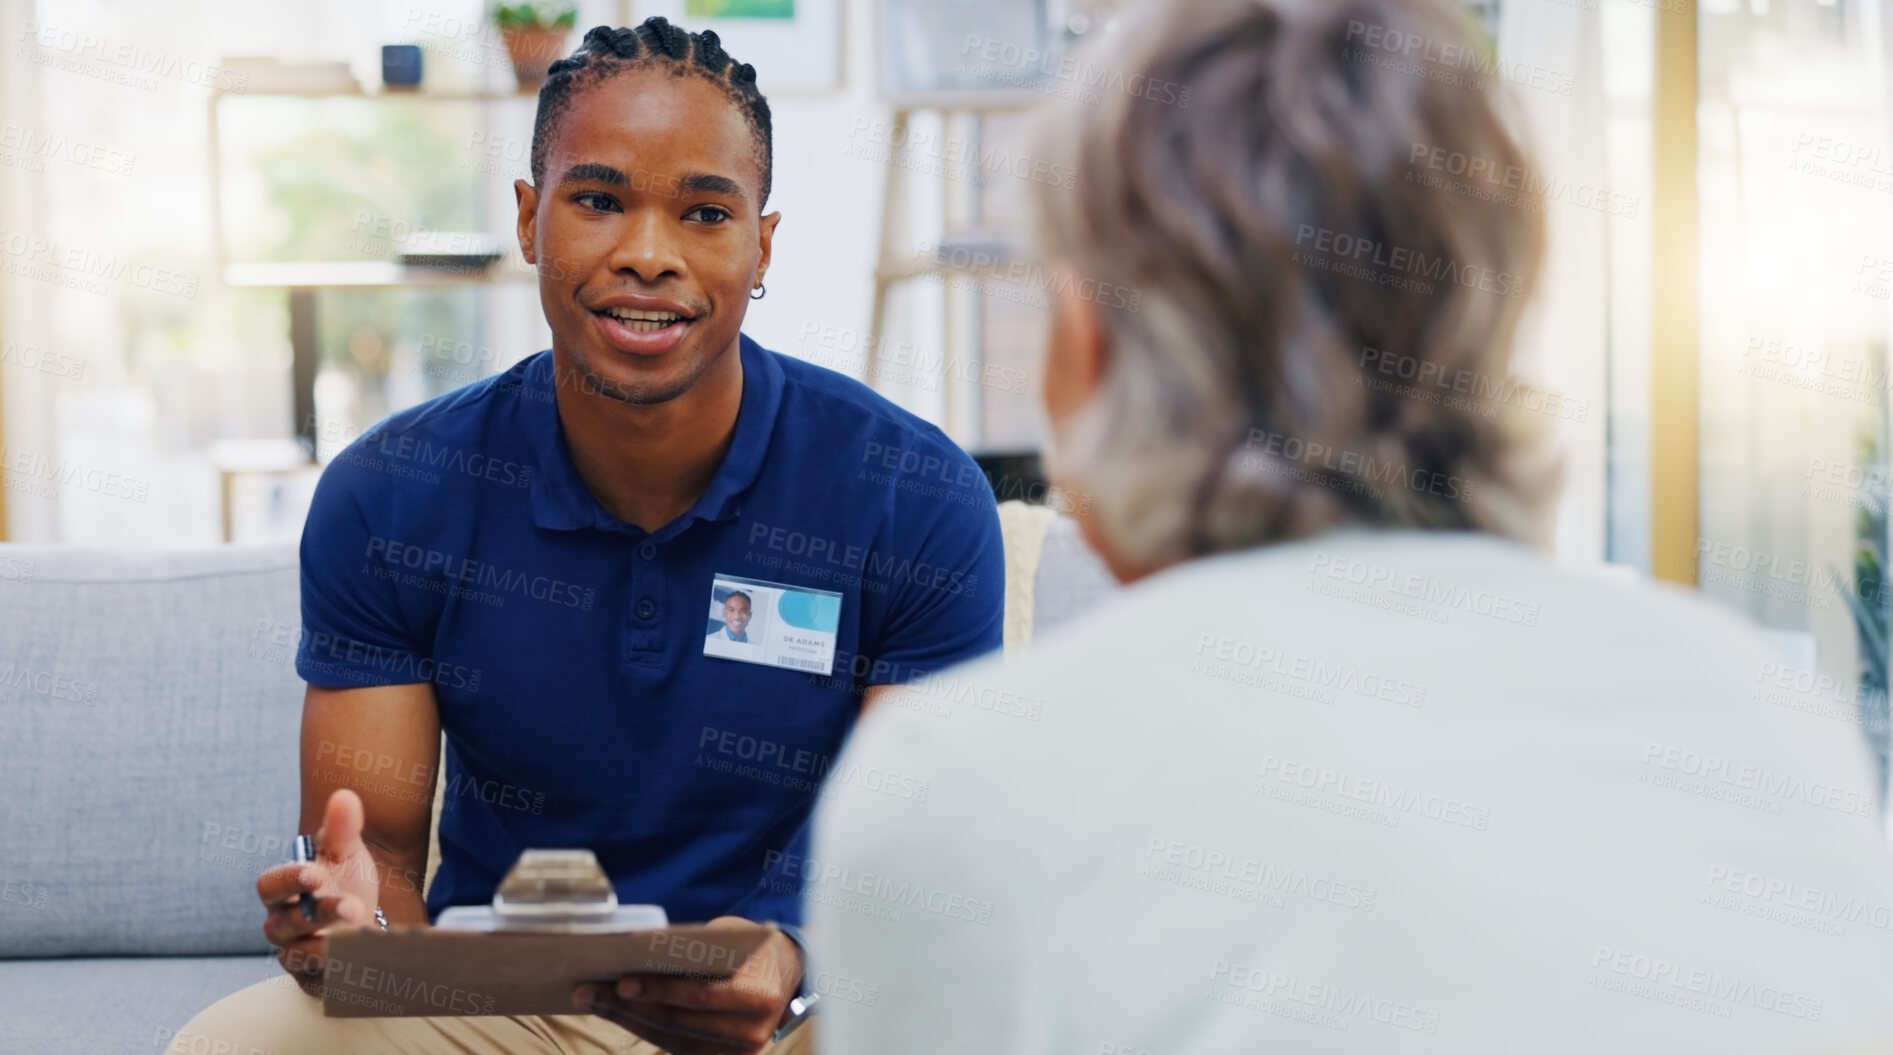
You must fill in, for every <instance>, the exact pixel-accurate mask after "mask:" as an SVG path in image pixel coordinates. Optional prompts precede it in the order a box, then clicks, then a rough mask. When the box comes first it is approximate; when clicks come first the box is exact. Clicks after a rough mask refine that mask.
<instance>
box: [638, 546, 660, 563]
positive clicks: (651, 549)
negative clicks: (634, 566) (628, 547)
mask: <svg viewBox="0 0 1893 1055" xmlns="http://www.w3.org/2000/svg"><path fill="white" fill-rule="evenodd" d="M638 556H640V557H643V558H644V559H645V560H654V559H656V557H657V543H655V542H646V543H645V544H644V545H642V546H639V547H638Z"/></svg>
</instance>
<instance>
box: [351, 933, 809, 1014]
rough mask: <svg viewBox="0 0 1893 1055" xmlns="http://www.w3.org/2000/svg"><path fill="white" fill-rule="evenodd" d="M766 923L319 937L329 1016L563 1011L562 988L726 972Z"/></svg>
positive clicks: (762, 936) (567, 1009) (566, 996)
mask: <svg viewBox="0 0 1893 1055" xmlns="http://www.w3.org/2000/svg"><path fill="white" fill-rule="evenodd" d="M774 931H775V928H774V927H769V926H765V925H762V924H756V925H754V926H745V927H715V928H711V927H705V926H702V925H699V924H690V925H685V926H675V927H662V928H657V929H652V930H638V931H630V932H620V933H610V934H545V933H527V932H509V931H488V932H481V931H468V930H444V929H441V928H437V927H414V926H399V925H397V926H395V927H394V928H392V929H391V930H390V931H389V932H388V933H386V934H383V933H381V932H379V931H372V930H365V929H364V930H359V931H344V932H342V933H338V934H334V935H331V936H330V937H329V939H328V953H329V955H328V960H329V962H328V964H327V965H326V970H325V973H324V979H323V997H322V1013H323V1014H324V1015H326V1016H328V1017H330V1018H386V1017H413V1016H429V1015H571V1014H578V1013H579V1012H577V1011H576V1010H575V1009H574V1008H573V1007H572V987H573V986H575V985H577V984H578V983H580V982H605V981H616V980H617V978H618V977H619V976H620V975H625V974H638V973H645V974H672V975H688V976H692V977H698V978H727V977H729V976H730V975H731V974H734V973H735V972H736V969H737V968H738V967H741V966H742V964H743V961H744V960H746V959H748V958H749V955H750V953H752V952H754V951H755V950H756V947H757V946H759V945H761V944H762V943H763V942H764V941H765V940H766V939H767V938H768V937H769V935H770V934H772V933H774Z"/></svg>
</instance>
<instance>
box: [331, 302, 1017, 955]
mask: <svg viewBox="0 0 1893 1055" xmlns="http://www.w3.org/2000/svg"><path fill="white" fill-rule="evenodd" d="M741 356H742V365H743V395H742V403H741V406H740V408H739V410H738V413H737V418H736V426H735V435H734V437H733V438H732V441H731V444H730V449H729V453H728V455H726V456H725V458H724V460H723V464H722V465H721V466H720V467H719V468H718V470H717V473H716V476H715V478H714V479H713V480H712V481H711V482H710V485H709V488H708V489H707V490H706V491H705V492H704V494H703V496H702V497H701V498H700V499H699V500H698V501H697V503H696V504H695V505H694V506H693V507H691V509H690V511H689V512H687V513H685V514H684V515H683V516H681V517H678V518H677V519H676V520H674V521H672V522H671V523H669V524H666V525H664V526H663V527H661V528H660V529H659V530H657V531H655V532H646V531H644V530H642V529H640V528H638V527H635V526H633V525H631V524H627V523H624V522H623V521H620V520H618V519H617V518H616V517H614V516H612V515H611V514H610V513H608V512H606V511H605V509H604V508H603V507H602V506H600V505H599V504H598V501H597V500H596V499H594V498H593V497H592V495H591V493H590V492H589V491H588V490H587V489H586V487H585V485H584V483H583V481H582V480H581V479H580V478H579V475H578V472H577V470H576V468H575V467H574V466H573V464H572V460H571V457H570V454H569V453H568V451H567V449H566V444H565V437H564V432H563V429H562V427H561V425H560V422H559V414H558V408H557V405H556V403H555V402H554V400H555V394H554V392H555V385H583V384H584V382H583V381H582V379H580V378H577V377H571V376H566V375H564V374H560V375H559V376H557V377H555V376H554V375H555V371H554V369H553V362H552V355H551V353H550V352H542V353H540V354H538V355H535V356H532V357H531V358H529V359H526V360H525V361H523V362H521V363H519V364H518V365H516V366H514V367H513V368H512V369H511V370H509V371H507V372H506V373H504V374H501V375H498V376H496V377H492V378H488V379H487V380H485V381H481V382H478V383H476V384H473V385H469V386H467V387H465V388H462V389H459V390H457V391H454V392H451V393H448V394H447V395H445V396H442V397H440V398H438V399H435V400H432V401H430V402H428V403H424V404H422V405H420V406H418V407H414V408H413V409H410V410H406V411H403V412H401V413H399V414H396V415H394V416H392V417H390V418H389V419H388V420H387V421H385V422H383V423H381V424H380V425H378V426H376V427H375V428H374V429H373V430H371V431H370V432H368V433H367V434H364V435H363V436H361V437H360V438H359V439H357V440H356V441H355V442H354V443H353V444H351V445H350V446H349V447H348V448H347V449H346V450H345V451H343V452H342V453H341V454H340V455H338V456H337V457H336V458H335V460H334V461H333V462H331V463H330V465H329V466H328V468H327V469H326V470H325V471H324V472H323V474H322V479H321V481H320V483H319V484H318V486H317V488H316V495H315V501H314V505H313V506H312V507H311V509H310V511H309V519H308V522H307V525H306V526H305V528H304V531H303V537H302V618H303V633H302V638H301V642H300V644H299V647H298V651H297V660H296V667H297V671H298V672H299V673H300V674H301V676H302V677H303V678H304V679H305V680H307V681H308V682H309V683H310V684H312V685H317V686H322V687H327V688H359V687H363V686H371V685H391V684H410V683H419V682H426V683H429V684H431V685H432V687H433V690H434V694H435V697H436V699H437V700H438V701H439V708H440V720H441V725H442V728H443V730H444V732H445V734H446V738H447V766H446V772H445V774H444V778H443V779H444V780H445V781H446V784H445V788H444V790H443V795H444V800H443V805H442V810H441V822H440V855H441V856H440V867H439V870H438V872H437V873H436V875H435V878H434V883H433V886H432V888H431V889H430V890H429V892H428V897H427V908H428V912H429V915H430V916H438V915H439V913H440V911H441V910H442V909H443V908H446V907H447V906H450V905H473V904H484V903H487V902H490V901H491V900H492V897H493V891H494V889H495V888H496V887H497V886H498V884H499V881H500V879H501V877H502V876H504V874H505V873H506V871H507V869H508V868H510V867H511V866H512V864H513V862H514V860H515V859H517V857H518V856H519V853H520V852H521V851H522V850H525V849H528V848H540V847H555V848H556V847H585V848H588V849H591V850H593V851H594V852H595V853H597V855H598V860H599V862H600V863H601V864H602V865H603V867H604V869H605V871H606V872H607V873H608V874H609V875H610V876H611V879H612V882H613V885H614V886H615V887H616V888H617V892H618V898H619V900H620V901H621V902H624V903H637V904H641V903H651V904H659V905H662V906H664V908H665V910H666V911H667V912H668V913H669V914H670V916H671V918H672V919H673V920H677V921H679V922H685V921H700V920H708V919H711V918H713V917H716V916H720V915H726V914H727V915H738V916H745V917H748V918H751V919H759V920H779V921H783V922H788V923H798V922H800V919H801V908H800V897H799V894H800V883H799V881H798V880H795V879H794V878H793V877H794V876H795V875H796V871H795V863H796V862H797V861H799V860H802V859H803V857H804V854H805V850H806V838H807V828H808V819H809V814H810V812H811V810H812V808H813V805H814V803H815V793H816V791H817V789H818V788H822V787H823V785H824V781H825V782H826V789H825V791H824V792H823V793H824V794H828V795H836V794H861V795H889V796H893V797H896V798H905V799H910V800H915V801H917V802H918V801H924V799H925V796H926V791H927V778H926V775H925V774H903V773H887V772H882V771H879V770H872V771H866V772H853V771H848V770H847V767H845V766H844V765H842V764H834V765H833V766H831V762H833V760H834V759H835V758H836V755H837V754H838V752H839V750H840V748H841V745H842V741H843V739H844V738H845V737H846V736H847V734H848V731H849V729H850V728H851V727H852V725H853V723H854V721H855V718H856V716H857V715H858V713H859V708H860V703H861V694H862V692H863V691H865V689H866V688H867V687H868V686H871V685H877V684H891V683H898V682H903V681H907V680H910V679H912V678H914V677H917V676H919V675H922V674H925V673H928V672H930V671H933V670H937V669H940V668H942V667H945V666H948V665H951V664H954V663H958V662H961V661H964V660H969V659H972V658H974V657H976V656H979V655H981V654H983V653H986V652H988V651H990V650H992V649H995V648H997V647H998V646H999V644H1000V627H1001V619H1002V610H1003V604H1004V585H1005V584H1004V578H1003V577H1004V558H1003V555H1002V552H1001V544H1000V536H999V524H998V518H997V515H996V511H995V508H994V502H993V497H992V492H991V489H990V487H989V485H988V484H987V482H986V480H985V478H984V477H983V475H981V473H980V471H979V469H978V467H977V466H976V465H975V464H974V463H973V461H972V459H970V458H969V457H967V455H966V453H965V452H964V451H962V450H960V449H959V448H958V447H957V446H955V445H954V444H953V443H952V442H951V441H950V440H948V439H947V438H946V437H945V436H944V435H943V434H942V433H941V432H940V431H939V430H938V429H936V428H934V427H933V426H932V425H929V424H927V423H926V422H924V421H922V420H920V419H919V418H917V417H915V416H913V415H911V414H909V413H907V412H905V411H903V410H901V409H900V408H898V407H896V406H894V405H893V404H892V403H890V402H888V401H887V400H885V399H883V398H881V397H880V396H878V395H876V394H874V393H873V392H872V391H871V390H870V389H868V388H867V387H866V386H864V385H862V384H860V383H859V382H856V381H854V380H851V379H849V378H846V377H843V376H842V375H840V374H837V373H834V372H832V371H829V370H825V369H822V368H820V367H817V366H813V365H810V364H807V363H803V362H801V361H799V360H796V359H793V358H789V357H785V356H778V355H776V354H775V353H773V352H770V351H768V350H766V349H764V348H762V347H761V346H759V345H757V344H756V343H755V342H753V341H751V340H750V339H749V338H747V337H744V338H742V341H741ZM717 577H723V578H731V577H736V578H743V579H748V580H752V581H757V582H765V583H776V584H786V585H790V586H799V587H805V588H812V589H817V590H824V591H830V592H832V593H836V594H839V595H840V604H841V610H840V625H839V629H838V631H837V641H836V653H835V658H834V664H833V668H832V670H831V671H830V672H828V673H825V674H824V673H819V672H809V671H797V670H791V669H785V668H782V667H775V666H765V665H761V664H756V663H747V662H741V661H738V660H734V659H729V658H721V657H718V656H708V655H705V654H704V651H705V647H706V637H707V636H708V635H709V634H710V633H711V632H712V631H713V630H715V629H716V628H717V627H718V626H720V625H721V611H722V608H721V601H720V599H716V598H713V595H712V580H713V579H714V578H717ZM726 589H727V587H726ZM754 630H755V627H754V626H753V625H752V627H751V631H752V632H751V634H750V636H751V637H754V636H755V633H754ZM341 750H342V749H341V748H339V747H338V749H337V751H338V757H337V758H336V759H335V761H336V763H337V764H339V765H342V766H343V767H345V768H350V767H352V768H353V769H355V770H356V771H357V772H358V774H359V779H360V780H361V781H362V782H378V783H379V784H381V785H382V786H383V790H388V791H392V792H393V793H396V794H410V795H414V796H417V798H416V799H415V801H424V800H425V797H426V796H428V795H429V794H430V792H431V788H429V787H427V786H424V785H423V784H421V783H419V782H418V778H416V777H415V775H414V774H415V770H414V766H415V763H416V762H424V761H425V760H417V759H383V758H377V757H375V756H374V755H373V752H364V751H362V750H361V749H360V748H359V747H357V746H355V745H350V746H349V748H348V749H347V751H346V755H347V757H346V758H342V757H339V752H341ZM364 763H366V764H364ZM384 763H385V764H384Z"/></svg>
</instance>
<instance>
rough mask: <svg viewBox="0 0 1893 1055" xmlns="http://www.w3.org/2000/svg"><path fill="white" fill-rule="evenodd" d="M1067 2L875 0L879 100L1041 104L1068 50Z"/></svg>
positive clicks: (934, 103) (933, 103)
mask: <svg viewBox="0 0 1893 1055" xmlns="http://www.w3.org/2000/svg"><path fill="white" fill-rule="evenodd" d="M1066 6H1067V5H1066V3H1065V0H880V3H879V4H878V7H879V10H880V19H879V22H880V24H879V27H878V31H879V36H878V39H879V42H880V45H881V46H880V48H879V49H878V52H879V54H880V56H881V95H882V97H883V98H884V99H886V100H887V102H888V103H889V104H890V105H892V106H894V107H897V108H898V107H924V106H949V107H952V106H967V107H977V106H1003V105H1008V104H1029V103H1032V102H1036V101H1040V100H1043V99H1044V98H1045V95H1044V89H1045V88H1046V86H1047V84H1048V82H1050V81H1051V80H1052V79H1053V77H1054V76H1056V74H1057V72H1058V63H1059V60H1060V58H1061V57H1062V56H1063V54H1064V51H1065V45H1066V43H1067V41H1066V37H1065V33H1064V32H1063V30H1062V28H1061V26H1060V23H1062V22H1063V18H1062V17H1061V16H1062V12H1063V9H1064V8H1065V7H1066Z"/></svg>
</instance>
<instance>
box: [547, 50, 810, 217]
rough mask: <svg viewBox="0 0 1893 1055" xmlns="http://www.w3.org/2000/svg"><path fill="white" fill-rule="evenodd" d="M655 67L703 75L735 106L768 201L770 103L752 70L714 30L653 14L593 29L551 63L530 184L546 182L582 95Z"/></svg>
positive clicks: (771, 152) (771, 148)
mask: <svg viewBox="0 0 1893 1055" xmlns="http://www.w3.org/2000/svg"><path fill="white" fill-rule="evenodd" d="M659 63H665V64H668V65H670V66H671V67H672V68H673V69H674V71H675V73H676V74H677V75H678V76H682V75H683V74H686V73H690V74H695V75H697V76H700V77H703V78H704V79H705V80H708V81H710V82H711V83H712V84H715V85H716V86H717V87H719V88H722V89H723V93H724V94H725V95H727V96H728V97H729V100H730V102H731V103H733V104H735V106H736V110H737V112H738V113H740V114H742V115H743V120H744V121H746V122H748V124H749V130H750V132H751V134H752V135H753V136H754V137H755V140H756V161H757V164H758V167H760V168H761V169H762V197H761V200H760V202H759V203H758V204H759V205H760V204H762V203H766V202H768V200H769V185H770V182H771V176H772V171H773V164H774V142H773V139H772V132H771V128H770V124H769V101H768V100H767V99H764V98H763V95H762V91H761V90H760V89H758V88H757V87H756V68H755V67H754V66H751V65H750V64H749V63H747V62H737V61H736V60H735V59H734V58H733V57H731V55H730V53H729V52H727V51H724V50H723V43H722V41H720V40H718V39H717V35H716V33H715V31H714V30H708V29H706V30H704V31H703V32H701V33H692V32H690V31H689V30H687V29H685V28H683V27H682V26H677V25H672V24H671V23H670V21H669V20H668V19H665V18H662V17H660V16H655V15H653V16H652V17H650V18H647V19H645V20H644V24H643V25H641V26H639V27H638V28H636V29H623V28H620V29H612V28H611V27H609V26H596V27H593V28H592V29H591V30H590V31H588V32H587V33H586V34H585V39H584V41H583V42H582V43H581V44H580V45H579V48H578V50H577V51H575V52H573V53H572V54H571V56H570V57H568V58H563V59H560V60H559V61H557V62H555V63H553V64H552V67H551V69H549V70H548V71H547V73H546V83H545V84H544V85H543V86H542V87H541V88H540V89H539V111H538V114H537V115H536V116H535V117H534V118H533V123H532V181H533V182H534V183H535V184H543V183H544V182H545V176H546V155H547V154H548V153H550V152H551V149H552V136H553V133H554V132H556V131H557V130H558V124H559V119H560V118H561V117H563V116H564V114H565V111H566V110H567V109H569V108H570V107H571V105H572V100H573V99H574V98H576V97H577V95H578V94H579V93H580V92H581V91H583V90H584V89H586V88H589V87H592V86H594V85H596V84H598V83H599V82H601V81H603V80H605V79H607V78H609V77H614V76H616V75H618V74H620V73H623V72H625V71H626V70H634V69H648V68H650V67H652V66H655V65H657V64H659Z"/></svg>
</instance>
